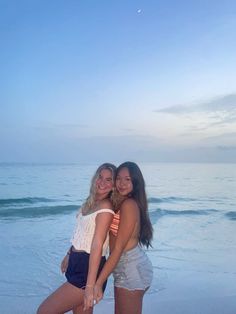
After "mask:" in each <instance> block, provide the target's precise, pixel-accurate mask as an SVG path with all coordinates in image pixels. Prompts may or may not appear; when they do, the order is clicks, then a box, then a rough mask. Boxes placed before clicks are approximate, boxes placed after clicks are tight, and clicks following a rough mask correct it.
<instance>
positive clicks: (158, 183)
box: [0, 163, 236, 314]
mask: <svg viewBox="0 0 236 314" xmlns="http://www.w3.org/2000/svg"><path fill="white" fill-rule="evenodd" d="M139 165H140V168H141V170H142V172H143V175H144V178H145V182H146V191H147V196H148V202H149V212H150V217H151V221H152V224H153V228H154V238H153V247H152V248H151V249H149V250H148V251H147V254H148V255H149V257H150V259H151V261H152V263H153V266H154V280H153V284H152V287H151V288H150V289H149V291H148V292H147V293H148V294H156V295H157V298H158V296H161V297H162V298H164V299H166V300H168V298H172V299H173V298H174V299H177V300H180V299H181V300H182V299H188V298H189V299H190V298H194V297H198V298H201V297H204V296H206V295H207V296H209V297H213V298H217V297H218V296H219V297H222V296H225V297H230V296H233V295H236V193H235V191H236V164H191V163H188V164H184V163H140V164H139ZM97 166H98V165H97V164H11V163H2V164H0V230H1V232H0V242H1V246H0V259H1V268H0V278H1V280H0V305H1V308H0V313H1V314H12V313H20V314H33V313H35V311H36V309H37V307H38V305H39V304H40V302H41V301H42V300H43V299H44V298H45V297H46V296H47V295H48V294H50V293H51V292H52V291H53V290H54V289H55V288H57V287H58V286H59V285H60V284H61V283H63V282H64V276H63V275H62V274H61V273H60V262H61V260H62V258H63V256H64V254H65V252H66V250H67V249H68V247H69V246H70V243H69V240H70V237H71V235H72V232H73V229H74V226H75V215H76V212H77V210H78V208H79V206H80V205H81V204H82V202H83V201H84V199H85V198H86V197H87V195H88V190H89V185H90V179H91V177H92V175H93V173H94V172H95V170H96V168H97ZM112 298H113V292H112V278H110V279H109V282H108V288H107V290H106V293H105V298H104V301H102V302H110V300H112ZM95 313H96V310H95ZM153 313H156V312H155V309H154V310H153ZM196 313H197V312H196ZM235 313H236V308H235ZM105 314H106V313H105ZM173 314H174V313H173ZM183 314H188V313H183ZM203 314H207V313H203ZM219 314H221V313H219Z"/></svg>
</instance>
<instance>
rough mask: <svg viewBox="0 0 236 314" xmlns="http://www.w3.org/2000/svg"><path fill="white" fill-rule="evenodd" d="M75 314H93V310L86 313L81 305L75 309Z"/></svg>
mask: <svg viewBox="0 0 236 314" xmlns="http://www.w3.org/2000/svg"><path fill="white" fill-rule="evenodd" d="M73 314H93V308H91V309H89V310H86V311H84V310H83V305H80V306H77V307H76V308H74V309H73Z"/></svg>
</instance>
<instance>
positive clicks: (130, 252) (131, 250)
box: [122, 244, 143, 257]
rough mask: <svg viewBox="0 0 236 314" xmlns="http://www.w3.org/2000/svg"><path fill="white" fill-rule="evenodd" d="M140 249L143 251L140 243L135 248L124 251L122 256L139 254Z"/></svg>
mask: <svg viewBox="0 0 236 314" xmlns="http://www.w3.org/2000/svg"><path fill="white" fill-rule="evenodd" d="M140 251H143V250H142V248H141V247H140V245H139V244H138V245H136V246H135V247H134V248H132V249H130V250H128V251H125V252H123V253H122V256H124V257H126V256H132V255H135V254H137V253H138V252H140Z"/></svg>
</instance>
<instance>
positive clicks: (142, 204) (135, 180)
mask: <svg viewBox="0 0 236 314" xmlns="http://www.w3.org/2000/svg"><path fill="white" fill-rule="evenodd" d="M122 168H127V169H128V171H129V175H130V177H131V181H132V184H133V190H132V191H131V192H130V194H129V196H130V197H132V198H133V199H134V200H135V201H136V203H137V205H138V207H139V211H140V234H139V243H140V244H141V245H144V246H146V247H147V248H148V247H149V246H152V245H151V241H152V237H153V228H152V224H151V221H150V218H149V214H148V203H147V196H146V191H145V181H144V178H143V175H142V172H141V170H140V168H139V166H138V165H137V164H136V163H134V162H131V161H126V162H124V163H122V164H121V165H120V166H119V167H118V168H117V171H116V176H117V175H118V173H119V171H120V170H121V169H122Z"/></svg>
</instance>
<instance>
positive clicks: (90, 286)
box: [86, 285, 94, 288]
mask: <svg viewBox="0 0 236 314" xmlns="http://www.w3.org/2000/svg"><path fill="white" fill-rule="evenodd" d="M86 287H88V288H93V287H94V285H86Z"/></svg>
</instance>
